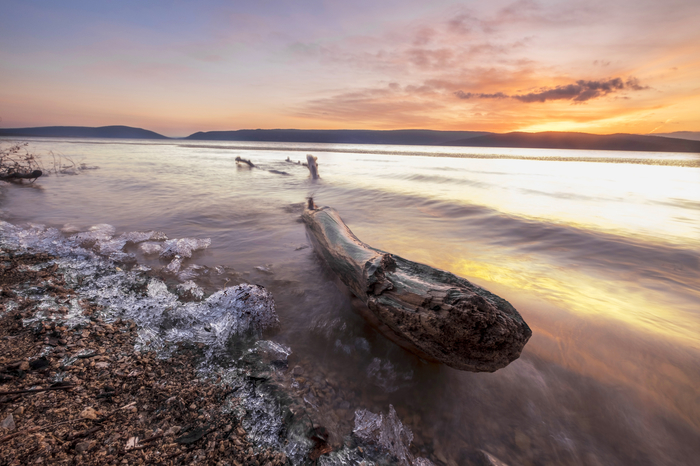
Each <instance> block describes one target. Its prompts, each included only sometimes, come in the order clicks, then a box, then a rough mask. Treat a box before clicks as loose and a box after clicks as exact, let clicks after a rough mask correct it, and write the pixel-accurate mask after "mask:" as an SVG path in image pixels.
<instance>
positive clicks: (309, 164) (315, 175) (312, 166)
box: [306, 154, 319, 179]
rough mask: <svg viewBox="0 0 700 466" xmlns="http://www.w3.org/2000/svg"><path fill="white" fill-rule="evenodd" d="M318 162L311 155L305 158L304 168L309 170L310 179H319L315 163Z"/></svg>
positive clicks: (316, 158)
mask: <svg viewBox="0 0 700 466" xmlns="http://www.w3.org/2000/svg"><path fill="white" fill-rule="evenodd" d="M317 160H318V157H314V156H313V155H311V154H308V155H307V156H306V166H307V167H308V168H309V172H310V173H311V178H313V179H316V178H318V177H319V174H318V164H317V163H316V161H317Z"/></svg>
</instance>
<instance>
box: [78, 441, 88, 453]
mask: <svg viewBox="0 0 700 466" xmlns="http://www.w3.org/2000/svg"><path fill="white" fill-rule="evenodd" d="M91 446H92V445H91V442H80V443H78V444H77V445H75V451H76V452H78V453H85V452H86V451H88V450H89V449H90V447H91Z"/></svg>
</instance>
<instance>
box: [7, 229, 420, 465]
mask: <svg viewBox="0 0 700 466" xmlns="http://www.w3.org/2000/svg"><path fill="white" fill-rule="evenodd" d="M113 233H114V232H113V230H112V231H110V230H109V228H107V229H105V226H97V227H93V228H92V229H90V230H88V231H84V232H74V233H73V234H72V235H67V234H66V233H65V232H60V231H58V230H56V229H52V228H46V227H43V226H40V225H30V226H29V227H25V228H20V227H17V226H15V225H11V224H9V223H7V222H2V221H0V444H1V446H2V448H0V464H8V465H20V464H22V465H24V464H162V465H171V464H172V465H175V464H212V465H266V466H268V465H269V466H274V465H282V464H293V465H297V464H321V465H350V464H363V465H367V466H369V465H374V464H400V465H406V466H427V465H431V464H433V463H432V462H430V461H429V460H428V459H425V458H421V457H419V455H418V454H417V452H416V451H415V450H412V449H411V445H410V443H411V440H412V434H411V432H410V431H409V430H408V429H407V428H405V427H404V426H403V425H402V424H401V421H400V420H399V418H398V416H397V415H396V412H395V411H394V410H393V408H391V407H390V410H389V412H388V413H380V414H376V413H372V412H369V411H365V410H356V411H355V412H353V411H352V409H348V408H351V407H350V406H347V407H345V408H346V409H345V410H346V411H347V415H348V416H347V417H348V419H347V421H348V424H350V427H351V428H352V433H349V435H347V436H346V437H345V438H344V439H341V440H340V441H332V440H330V439H329V435H328V431H327V429H326V428H325V427H324V426H323V425H322V424H320V423H319V422H318V419H314V416H313V414H312V413H310V412H309V411H307V409H306V406H307V404H308V403H307V402H306V400H304V397H303V393H304V390H303V388H301V389H298V390H294V389H290V387H294V386H298V385H299V382H301V384H302V385H304V377H302V376H301V375H300V373H299V372H300V369H301V368H299V367H293V368H290V367H289V361H288V357H289V355H290V354H291V352H292V351H291V349H290V348H287V347H284V346H283V345H279V344H277V343H275V342H273V341H269V340H265V339H263V338H262V336H263V332H264V331H266V330H269V329H270V328H274V326H275V325H277V322H278V320H277V317H276V314H275V311H274V299H273V298H272V295H270V294H269V292H267V291H266V290H265V289H264V288H262V287H259V286H256V285H247V284H241V285H237V286H233V287H223V288H221V289H219V290H218V291H214V292H213V293H212V292H211V290H209V292H207V293H205V292H204V290H202V289H201V288H198V286H197V285H195V284H194V283H190V284H188V285H186V286H184V287H183V286H181V285H182V283H181V284H180V285H177V286H174V285H172V284H170V285H169V286H168V285H166V283H165V281H164V279H163V277H162V276H159V275H158V273H156V272H154V271H152V270H150V269H149V268H148V267H144V266H141V265H139V264H137V263H136V261H135V260H134V258H133V256H131V255H129V254H128V253H125V252H124V246H125V245H126V244H127V243H132V246H133V245H137V244H146V243H148V242H149V241H150V243H151V248H155V249H158V248H156V246H159V250H160V251H161V252H162V251H166V253H167V254H169V255H170V256H171V257H172V261H171V263H170V264H169V265H168V267H170V269H171V270H170V271H167V270H166V272H167V273H177V272H181V271H180V265H181V264H180V263H181V261H182V257H183V255H186V254H190V255H191V252H192V245H193V244H199V243H197V242H196V241H194V242H193V241H192V240H187V239H181V240H167V238H166V237H165V236H164V235H162V234H155V233H154V232H146V233H129V234H125V235H120V236H118V237H117V236H114V235H113ZM156 243H157V244H156ZM173 262H177V263H176V264H175V266H173V267H171V265H172V264H173ZM164 269H167V267H164ZM174 269H177V270H174ZM190 269H192V268H190ZM173 270H174V272H173ZM188 270H189V269H188ZM192 270H196V268H195V269H192ZM192 270H190V273H191V272H192ZM183 278H191V276H190V275H188V276H186V277H183ZM171 290H172V291H171ZM183 290H184V292H182V291H183ZM175 293H179V294H180V296H178V295H177V294H175ZM207 294H208V295H209V296H208V297H206V298H205V295H207ZM309 389H310V390H313V387H311V388H309ZM300 395H301V396H300Z"/></svg>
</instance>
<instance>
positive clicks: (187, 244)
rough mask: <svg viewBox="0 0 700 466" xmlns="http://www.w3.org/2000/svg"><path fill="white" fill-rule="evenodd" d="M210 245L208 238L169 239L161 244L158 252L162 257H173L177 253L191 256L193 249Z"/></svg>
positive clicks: (200, 248)
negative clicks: (161, 247) (161, 250)
mask: <svg viewBox="0 0 700 466" xmlns="http://www.w3.org/2000/svg"><path fill="white" fill-rule="evenodd" d="M210 245H211V239H210V238H204V239H198V238H180V239H169V240H168V241H166V242H165V243H164V244H163V246H164V247H163V252H161V253H160V257H162V258H163V259H170V258H171V257H174V256H176V255H179V256H181V257H192V253H193V252H194V251H199V250H202V249H206V248H208V247H209V246H210Z"/></svg>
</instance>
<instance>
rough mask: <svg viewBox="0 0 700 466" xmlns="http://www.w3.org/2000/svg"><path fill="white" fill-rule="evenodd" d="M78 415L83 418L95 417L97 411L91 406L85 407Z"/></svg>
mask: <svg viewBox="0 0 700 466" xmlns="http://www.w3.org/2000/svg"><path fill="white" fill-rule="evenodd" d="M80 417H82V418H83V419H93V420H94V419H97V411H95V410H94V409H93V408H92V407H91V406H90V407H87V408H85V409H84V410H83V411H82V412H81V413H80Z"/></svg>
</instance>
